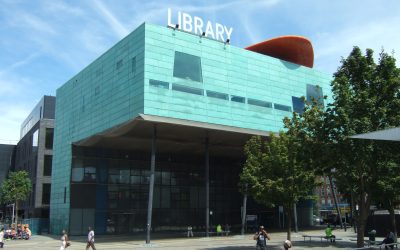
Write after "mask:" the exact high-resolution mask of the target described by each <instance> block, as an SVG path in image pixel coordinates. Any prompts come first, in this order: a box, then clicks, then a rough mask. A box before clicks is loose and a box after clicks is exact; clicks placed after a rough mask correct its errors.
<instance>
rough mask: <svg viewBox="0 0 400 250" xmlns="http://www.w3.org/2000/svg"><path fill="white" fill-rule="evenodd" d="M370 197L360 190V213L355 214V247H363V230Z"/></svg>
mask: <svg viewBox="0 0 400 250" xmlns="http://www.w3.org/2000/svg"><path fill="white" fill-rule="evenodd" d="M369 206H370V198H369V196H367V194H366V193H365V192H362V194H361V196H360V199H359V209H360V213H359V215H358V216H357V247H364V232H365V226H366V222H367V218H368V214H369Z"/></svg>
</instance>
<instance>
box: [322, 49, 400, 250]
mask: <svg viewBox="0 0 400 250" xmlns="http://www.w3.org/2000/svg"><path fill="white" fill-rule="evenodd" d="M399 76H400V71H399V69H398V68H397V67H396V64H395V59H394V58H393V56H390V55H388V54H387V53H385V52H383V51H382V52H381V54H380V58H379V62H378V64H376V63H375V62H374V58H373V51H372V50H370V49H367V50H366V54H365V55H363V54H362V52H361V50H360V49H359V48H358V47H354V49H353V50H352V52H351V53H350V55H349V56H348V57H347V58H346V59H343V60H342V65H341V66H340V67H339V69H338V71H337V72H336V73H335V74H334V80H333V82H332V91H333V99H334V101H333V103H332V104H330V105H329V107H328V109H327V112H326V115H325V118H324V119H325V123H324V127H325V128H326V129H327V131H329V133H328V135H327V136H328V138H329V142H330V143H331V145H333V147H334V151H333V157H334V158H332V159H335V161H334V162H335V163H334V164H333V165H332V166H334V167H335V168H336V170H337V171H336V174H335V175H336V176H335V177H336V179H337V180H338V181H337V182H338V183H339V184H340V186H341V187H342V188H345V189H346V190H348V191H349V192H351V193H352V194H353V197H354V199H355V202H356V203H357V205H358V207H359V212H358V213H357V214H356V217H355V219H356V221H357V227H358V231H357V245H358V246H359V247H361V246H363V244H364V243H363V242H364V230H365V224H366V219H367V217H368V214H369V210H370V205H371V203H372V201H373V200H379V199H382V198H383V199H384V200H386V201H387V200H389V199H394V198H395V196H394V195H393V194H394V193H396V192H397V193H398V192H399V190H398V189H396V190H394V189H393V190H392V191H388V190H386V191H385V189H386V187H388V185H391V183H394V181H396V180H395V179H393V177H397V176H398V175H399V172H398V170H395V168H392V170H390V169H389V168H388V167H389V165H388V163H389V162H390V161H391V160H390V159H391V158H392V156H393V149H392V148H391V147H390V144H389V143H385V142H376V141H370V140H356V139H354V140H353V139H349V138H348V136H351V135H355V134H361V133H367V132H371V131H376V130H381V129H385V128H388V127H393V126H399V125H400V77H399ZM394 172H396V173H394ZM389 190H390V188H389ZM377 194H379V195H377ZM374 195H375V196H374ZM392 201H394V200H392ZM387 204H394V203H393V202H389V203H387Z"/></svg>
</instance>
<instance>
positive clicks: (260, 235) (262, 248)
mask: <svg viewBox="0 0 400 250" xmlns="http://www.w3.org/2000/svg"><path fill="white" fill-rule="evenodd" d="M253 238H254V240H256V241H257V244H256V248H257V250H267V239H268V240H271V238H270V237H269V234H268V233H267V231H265V230H264V226H260V228H259V230H258V232H257V233H256V234H255V235H254V237H253Z"/></svg>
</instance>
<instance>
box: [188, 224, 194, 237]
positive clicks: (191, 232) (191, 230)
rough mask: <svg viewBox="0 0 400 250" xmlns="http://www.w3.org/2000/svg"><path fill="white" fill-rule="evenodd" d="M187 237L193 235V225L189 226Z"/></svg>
mask: <svg viewBox="0 0 400 250" xmlns="http://www.w3.org/2000/svg"><path fill="white" fill-rule="evenodd" d="M187 237H188V238H189V237H193V228H192V226H188V228H187Z"/></svg>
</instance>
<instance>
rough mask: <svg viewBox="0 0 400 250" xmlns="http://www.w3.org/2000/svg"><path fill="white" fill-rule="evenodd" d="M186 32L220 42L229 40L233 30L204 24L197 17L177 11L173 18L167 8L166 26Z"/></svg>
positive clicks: (217, 24) (219, 25) (217, 25)
mask: <svg viewBox="0 0 400 250" xmlns="http://www.w3.org/2000/svg"><path fill="white" fill-rule="evenodd" d="M175 25H179V26H178V27H177V28H179V29H182V30H184V31H187V32H192V33H195V34H198V35H203V34H204V36H206V37H209V38H213V39H216V40H220V41H222V42H225V41H227V39H231V35H232V31H233V28H232V27H230V28H228V27H226V26H225V25H222V24H219V23H215V24H213V23H212V22H210V21H207V22H204V21H203V19H201V18H200V17H197V16H193V17H192V16H191V15H189V14H188V13H185V12H181V11H178V13H177V14H176V16H175V18H173V13H172V10H171V8H168V26H171V27H176V26H175Z"/></svg>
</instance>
